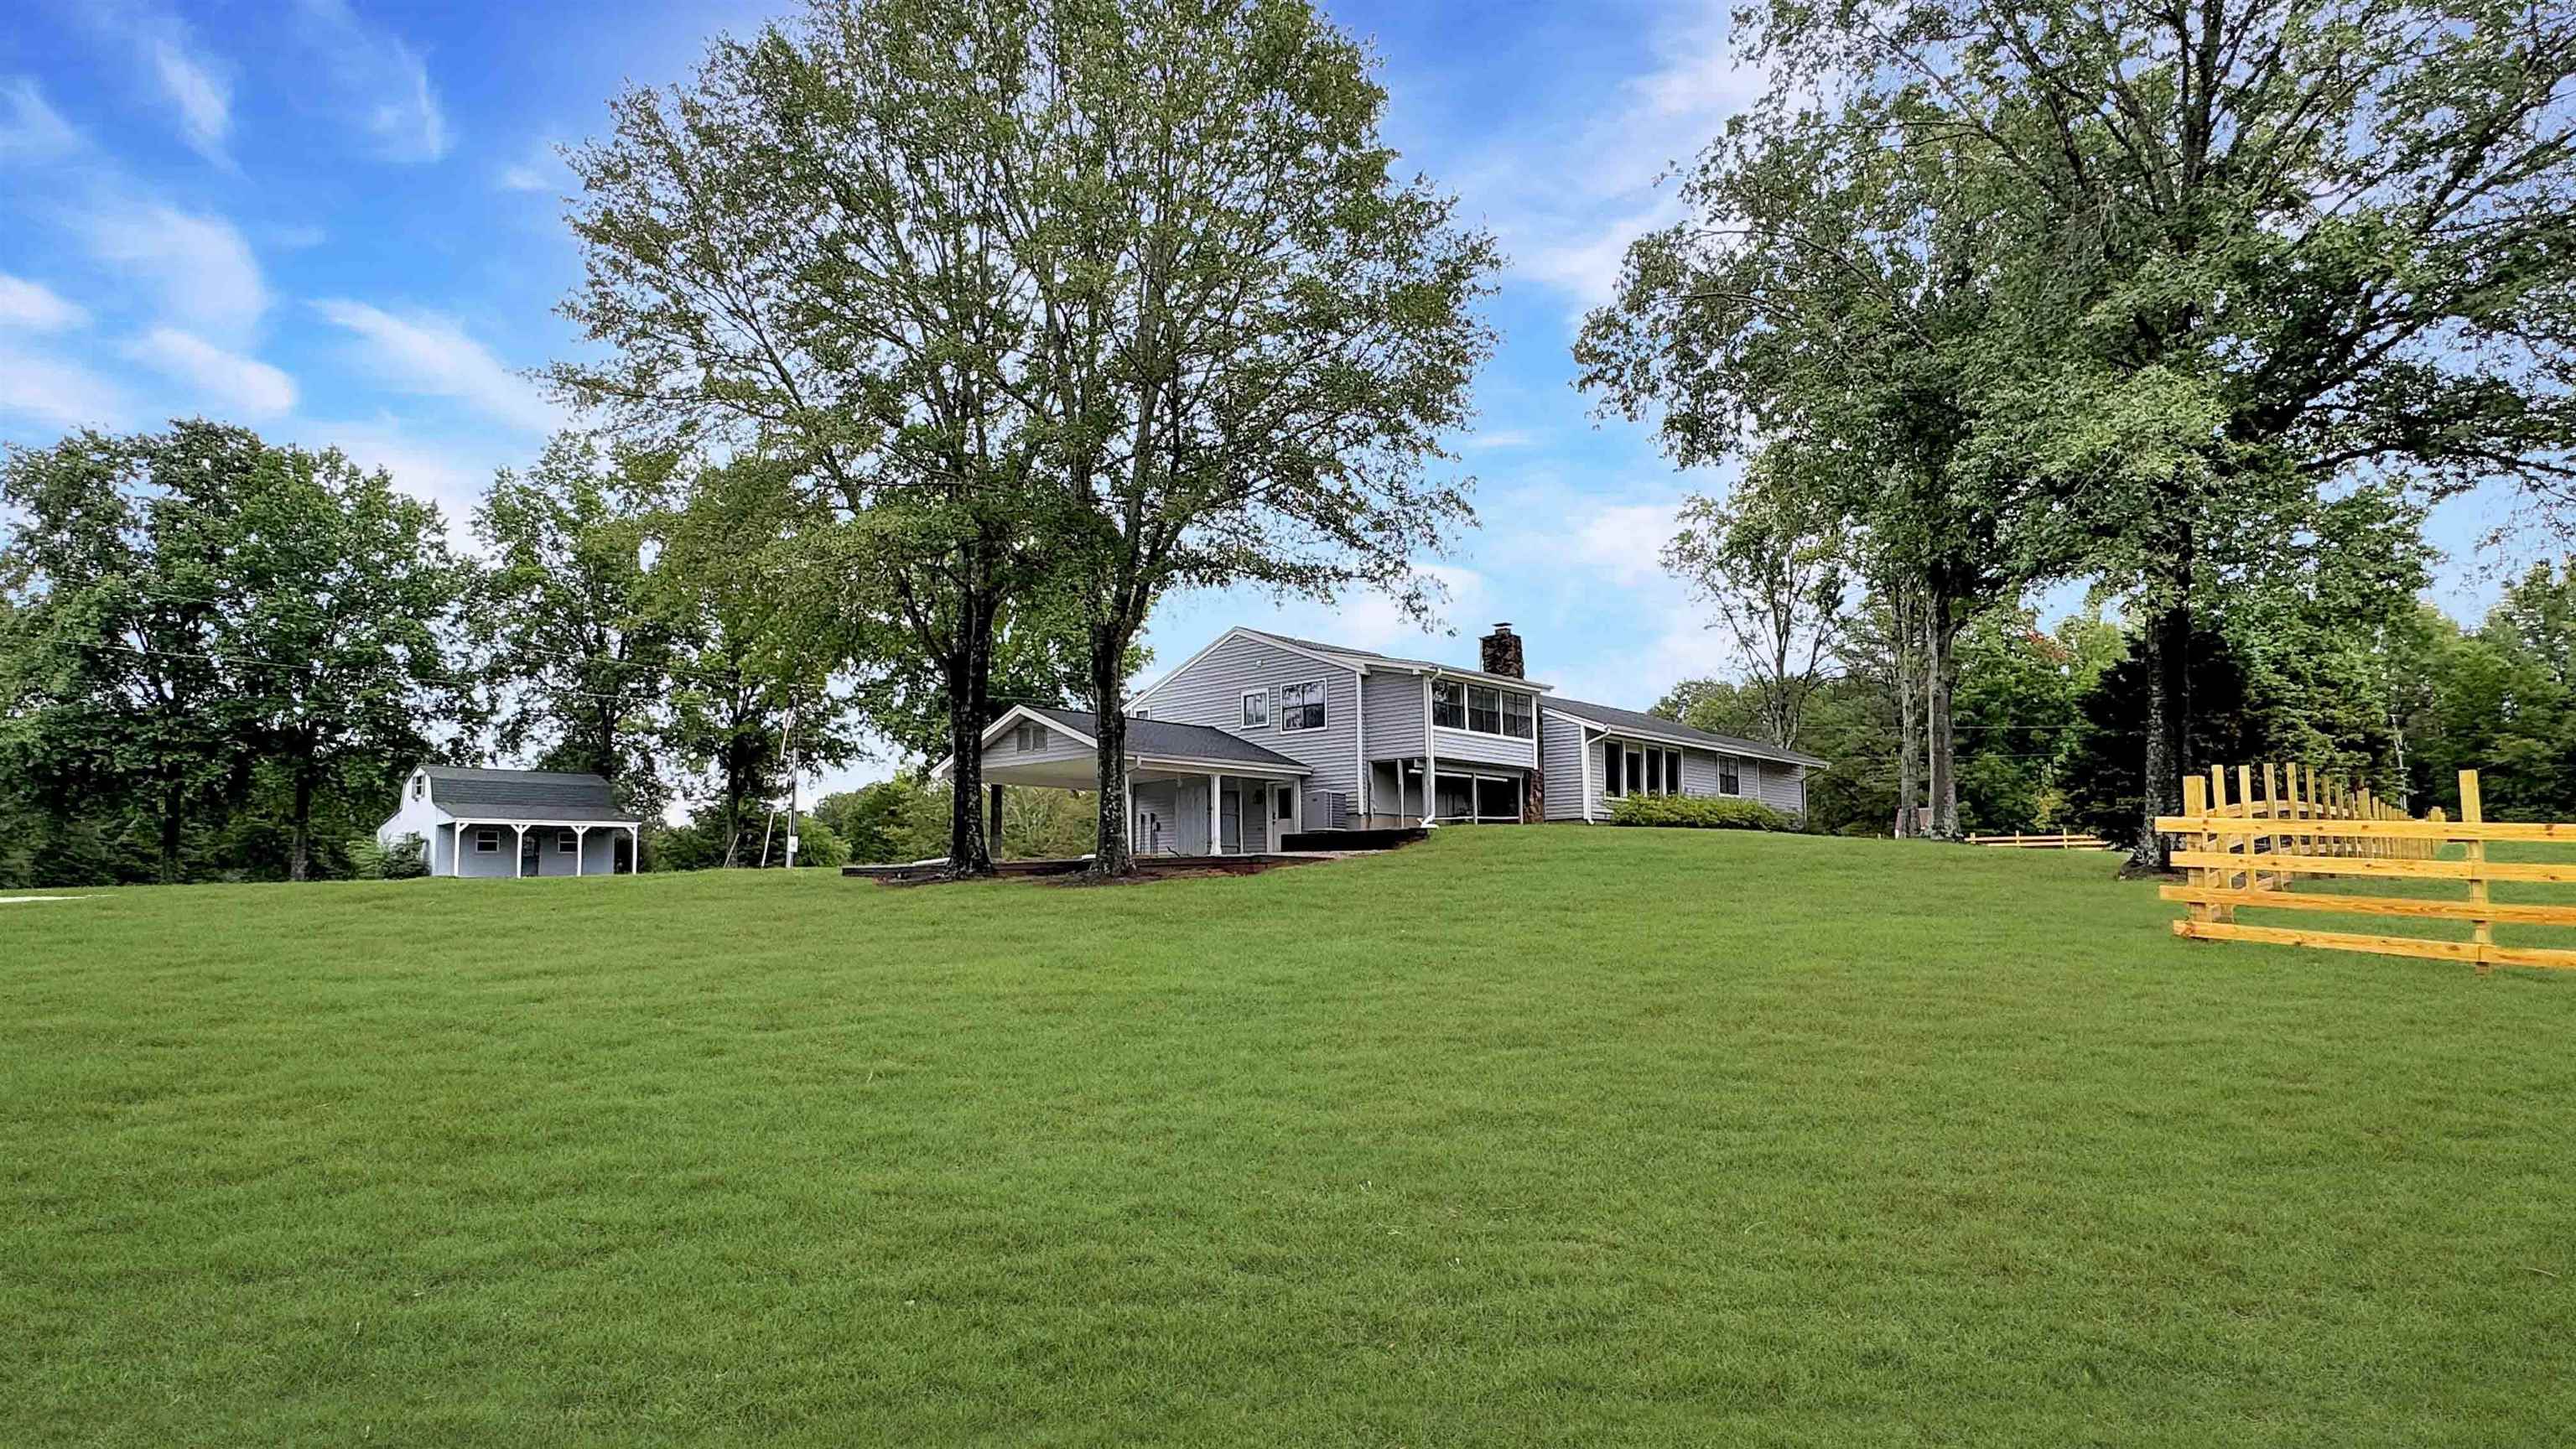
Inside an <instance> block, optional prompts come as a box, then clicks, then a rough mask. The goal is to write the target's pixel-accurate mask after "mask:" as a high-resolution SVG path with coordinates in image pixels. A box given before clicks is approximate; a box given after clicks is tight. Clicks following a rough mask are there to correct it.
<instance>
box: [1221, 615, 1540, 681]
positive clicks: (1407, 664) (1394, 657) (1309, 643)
mask: <svg viewBox="0 0 2576 1449" xmlns="http://www.w3.org/2000/svg"><path fill="white" fill-rule="evenodd" d="M1245 632H1246V633H1251V634H1259V635H1261V636H1262V637H1264V638H1267V639H1276V640H1278V641H1279V642H1280V643H1282V644H1293V645H1295V646H1297V647H1298V648H1300V649H1311V650H1313V651H1315V652H1316V653H1318V654H1344V655H1348V656H1349V657H1351V658H1353V659H1361V660H1369V661H1373V662H1375V663H1379V664H1393V665H1396V666H1397V667H1399V668H1403V669H1419V670H1426V671H1428V670H1433V669H1437V670H1440V671H1441V672H1443V673H1446V674H1461V675H1465V676H1467V677H1468V678H1471V679H1501V680H1509V681H1511V682H1512V683H1514V684H1526V685H1528V686H1529V687H1530V688H1532V689H1546V688H1548V686H1547V685H1544V684H1541V683H1539V682H1538V681H1537V680H1534V679H1523V678H1520V677H1518V676H1516V675H1510V674H1488V673H1486V672H1485V671H1484V670H1481V669H1477V668H1474V667H1472V666H1469V665H1464V664H1443V663H1441V662H1440V661H1439V660H1437V659H1407V658H1405V657H1404V656H1403V655H1401V654H1380V653H1379V652H1377V651H1376V650H1374V649H1354V648H1352V647H1351V646H1349V645H1348V644H1327V643H1325V642H1324V641H1323V640H1321V639H1300V638H1298V637H1297V636H1295V635H1293V634H1274V633H1272V632H1271V631H1269V630H1267V629H1246V630H1245Z"/></svg>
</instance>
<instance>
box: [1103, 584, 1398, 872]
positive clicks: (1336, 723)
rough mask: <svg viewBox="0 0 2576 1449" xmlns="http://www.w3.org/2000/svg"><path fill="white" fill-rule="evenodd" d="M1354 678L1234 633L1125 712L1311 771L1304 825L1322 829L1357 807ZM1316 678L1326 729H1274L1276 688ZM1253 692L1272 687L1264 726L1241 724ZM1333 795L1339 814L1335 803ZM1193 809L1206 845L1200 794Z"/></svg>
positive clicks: (1204, 802)
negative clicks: (1225, 738)
mask: <svg viewBox="0 0 2576 1449" xmlns="http://www.w3.org/2000/svg"><path fill="white" fill-rule="evenodd" d="M1360 678H1361V677H1360V673H1359V671H1357V670H1355V669H1348V668H1345V667H1343V666H1341V665H1338V664H1327V663H1324V662H1322V661H1321V660H1317V659H1310V658H1308V657H1307V656H1305V655H1303V654H1298V653H1295V652H1292V651H1290V650H1286V649H1282V648H1280V647H1278V646H1277V645H1275V644H1270V643H1267V642H1264V641H1262V640H1259V639H1253V638H1249V637H1245V636H1242V635H1237V636H1235V637H1233V638H1230V639H1227V640H1226V641H1225V642H1224V643H1222V644H1219V645H1218V646H1217V647H1216V648H1214V649H1211V650H1209V651H1208V652H1207V653H1206V655H1205V656H1203V657H1201V658H1200V659H1198V660H1196V661H1194V662H1193V663H1191V664H1190V665H1189V666H1188V667H1187V668H1185V669H1183V670H1182V671H1181V672H1180V673H1178V674H1175V675H1173V676H1172V677H1171V678H1170V679H1167V680H1165V681H1163V682H1162V683H1161V684H1159V685H1157V686H1155V688H1154V691H1153V692H1152V693H1151V694H1148V695H1145V696H1143V697H1142V698H1140V699H1138V700H1137V701H1136V702H1135V704H1133V705H1131V706H1129V709H1130V711H1131V712H1133V711H1134V710H1137V709H1142V710H1145V711H1147V712H1148V713H1150V714H1151V715H1152V717H1153V718H1155V719H1167V720H1174V721H1177V722H1179V723H1181V724H1195V725H1211V726H1214V727H1215V728H1217V729H1221V730H1224V731H1225V732H1226V733H1228V734H1230V735H1234V736H1237V737H1239V738H1242V739H1247V740H1250V741H1252V742H1253V743H1254V744H1256V745H1259V746H1261V747H1262V748H1264V749H1268V750H1275V751H1277V752H1278V753H1280V754H1283V755H1286V756H1287V757H1288V758H1290V759H1292V760H1295V761H1297V762H1298V763H1299V764H1301V765H1305V766H1306V767H1308V768H1309V769H1312V770H1313V771H1314V772H1315V773H1314V774H1313V776H1311V777H1310V778H1309V779H1308V780H1307V782H1306V800H1305V815H1306V822H1307V824H1308V825H1309V826H1311V827H1314V828H1318V829H1321V828H1326V827H1328V826H1335V825H1340V824H1342V823H1343V822H1344V819H1345V818H1346V812H1348V811H1349V810H1351V809H1354V808H1356V806H1357V797H1358V794H1359V745H1360V739H1359V728H1360V715H1359V703H1360ZM1318 682H1320V683H1321V684H1322V685H1323V686H1324V727H1323V728H1322V729H1316V730H1283V729H1281V728H1279V713H1280V711H1279V699H1278V691H1279V686H1281V685H1283V684H1307V683H1318ZM1414 687H1415V688H1416V689H1419V688H1420V687H1421V686H1420V685H1419V684H1416V685H1415V686H1414ZM1254 689H1264V690H1268V691H1270V694H1271V701H1270V723H1269V725H1267V726H1266V727H1263V728H1259V729H1245V728H1244V727H1243V696H1244V695H1245V693H1246V692H1248V691H1250V690H1254ZM1336 796H1338V797H1339V800H1338V804H1339V806H1340V810H1339V811H1336V810H1335V808H1334V806H1335V804H1336V803H1337V802H1336V801H1335V799H1334V797H1336ZM1199 812H1200V817H1201V818H1200V820H1199V824H1198V834H1199V836H1200V837H1201V838H1202V843H1204V837H1205V836H1206V835H1207V820H1206V818H1205V817H1206V812H1207V796H1206V795H1205V794H1204V793H1202V794H1201V795H1200V796H1199ZM1184 813H1186V812H1184Z"/></svg>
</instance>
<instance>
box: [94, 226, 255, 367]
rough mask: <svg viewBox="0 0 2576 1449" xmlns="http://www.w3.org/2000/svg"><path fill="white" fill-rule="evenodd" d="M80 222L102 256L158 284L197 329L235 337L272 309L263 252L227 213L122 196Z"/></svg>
mask: <svg viewBox="0 0 2576 1449" xmlns="http://www.w3.org/2000/svg"><path fill="white" fill-rule="evenodd" d="M79 226H80V229H81V231H82V232H83V233H84V234H85V235H86V236H87V238H88V240H89V243H90V247H91V249H92V251H93V252H95V254H96V255H97V256H98V258H99V260H100V261H102V262H104V263H106V264H108V265H109V266H111V267H113V268H116V269H118V270H120V271H123V272H126V273H127V274H129V275H131V276H133V277H134V278H136V279H137V280H139V281H142V282H143V283H145V284H146V285H147V286H150V287H151V288H153V289H154V290H155V291H157V292H158V293H159V295H160V302H161V309H162V311H163V313H164V314H165V315H166V316H168V317H171V318H174V319H177V320H179V321H181V322H184V323H186V324H187V325H188V326H189V327H191V328H192V329H195V330H198V331H205V332H212V333H215V334H217V335H219V336H223V337H235V336H239V335H241V334H244V333H246V332H248V331H249V330H250V327H251V325H252V324H254V323H256V322H257V321H258V320H259V318H260V314H261V313H263V312H265V311H267V310H268V284H267V282H266V281H265V280H264V279H263V278H262V277H261V275H260V270H259V259H258V258H257V257H256V256H254V255H252V253H251V249H250V243H249V242H247V241H244V240H243V239H242V234H241V232H240V231H239V230H238V229H236V228H235V227H234V226H233V224H232V223H231V222H229V221H226V220H224V219H223V218H222V217H219V216H198V215H194V214H191V213H189V212H184V211H181V210H179V209H178V208H176V207H173V206H168V205H165V204H162V203H159V202H139V203H135V202H119V203H115V204H111V205H108V206H104V207H102V208H100V209H98V210H95V211H93V212H90V213H89V214H87V215H86V216H84V217H83V218H81V220H80V223H79Z"/></svg>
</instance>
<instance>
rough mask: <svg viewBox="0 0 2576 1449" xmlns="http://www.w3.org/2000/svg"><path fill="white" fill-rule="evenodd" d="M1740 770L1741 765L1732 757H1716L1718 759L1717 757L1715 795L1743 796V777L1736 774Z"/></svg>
mask: <svg viewBox="0 0 2576 1449" xmlns="http://www.w3.org/2000/svg"><path fill="white" fill-rule="evenodd" d="M1742 768H1743V765H1742V763H1741V762H1740V761H1738V760H1737V759H1736V758H1735V757H1734V756H1733V755H1720V756H1718V757H1717V793H1719V794H1720V795H1741V794H1743V793H1744V777H1743V775H1741V774H1739V773H1738V771H1740V770H1741V769H1742Z"/></svg>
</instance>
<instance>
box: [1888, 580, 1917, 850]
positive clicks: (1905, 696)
mask: <svg viewBox="0 0 2576 1449" xmlns="http://www.w3.org/2000/svg"><path fill="white" fill-rule="evenodd" d="M1891 608H1892V610H1893V618H1892V620H1891V623H1892V624H1893V626H1894V627H1893V628H1892V629H1891V630H1890V631H1889V632H1890V636H1891V640H1890V642H1891V647H1890V651H1889V655H1888V667H1889V668H1891V669H1892V670H1894V671H1895V674H1896V833H1897V835H1898V836H1899V837H1900V838H1901V837H1904V836H1908V835H1912V834H1913V833H1914V820H1915V816H1914V792H1915V787H1916V775H1915V773H1914V764H1915V761H1916V760H1917V759H1918V758H1919V756H1918V755H1917V753H1916V750H1917V748H1918V745H1917V739H1916V731H1915V724H1914V719H1915V716H1914V706H1915V699H1916V696H1915V693H1914V640H1915V630H1914V610H1913V608H1912V606H1911V605H1909V604H1908V603H1906V602H1905V600H1904V598H1903V597H1902V595H1900V596H1898V597H1897V598H1896V599H1895V600H1893V601H1891Z"/></svg>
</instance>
